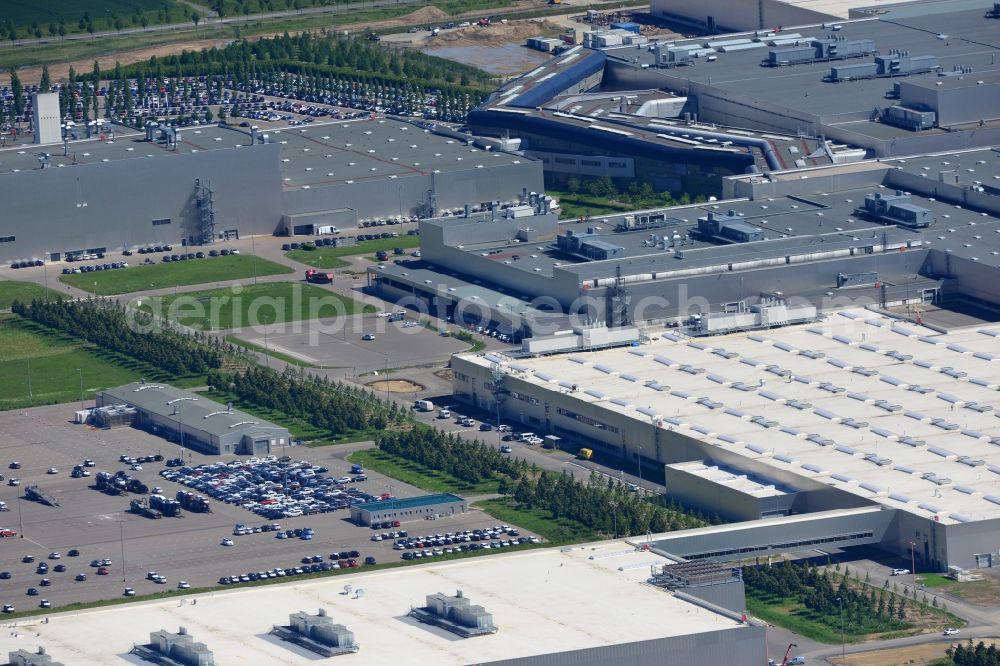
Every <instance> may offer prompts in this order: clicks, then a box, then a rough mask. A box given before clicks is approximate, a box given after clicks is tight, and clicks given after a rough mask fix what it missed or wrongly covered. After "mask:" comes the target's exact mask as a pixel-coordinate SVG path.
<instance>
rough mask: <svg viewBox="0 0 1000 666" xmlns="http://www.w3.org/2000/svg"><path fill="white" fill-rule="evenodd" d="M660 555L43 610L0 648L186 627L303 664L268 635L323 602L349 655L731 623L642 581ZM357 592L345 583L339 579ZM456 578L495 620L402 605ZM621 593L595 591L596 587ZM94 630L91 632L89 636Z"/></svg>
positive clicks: (494, 647) (101, 653)
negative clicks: (422, 618) (420, 618)
mask: <svg viewBox="0 0 1000 666" xmlns="http://www.w3.org/2000/svg"><path fill="white" fill-rule="evenodd" d="M667 562H668V560H666V559H664V558H662V557H659V556H657V555H655V554H653V553H650V552H645V551H642V550H637V549H636V548H635V547H633V546H630V545H629V544H628V543H626V542H625V541H621V540H619V541H608V542H601V543H598V544H590V545H586V546H577V547H572V548H567V549H556V548H551V549H540V550H531V551H527V552H520V553H509V554H505V555H495V556H487V557H474V558H469V559H465V560H458V561H453V562H447V563H445V562H442V563H439V564H432V565H424V566H410V567H402V568H398V569H391V570H387V571H375V572H371V573H359V574H357V575H341V576H336V577H332V578H325V579H321V580H315V581H310V582H306V581H302V582H298V583H286V584H281V585H269V586H265V587H256V588H248V589H244V590H238V589H237V590H232V591H225V592H219V593H216V594H210V595H202V596H198V597H196V599H197V603H196V604H192V603H190V601H191V599H193V598H195V597H191V598H188V599H186V600H185V602H184V603H182V602H181V600H180V599H179V598H176V597H175V598H172V599H168V600H165V601H157V602H151V603H139V604H128V605H123V606H119V607H115V608H108V609H100V610H93V611H87V612H83V613H66V614H54V615H51V616H50V617H49V621H48V623H44V624H43V623H42V622H41V621H40V618H39V619H38V620H24V621H18V622H17V623H16V626H14V627H12V628H11V630H10V631H7V630H5V631H4V632H2V633H0V653H2V654H6V653H7V652H8V651H9V650H16V649H19V648H23V649H27V650H29V651H34V650H35V648H36V647H37V646H39V645H41V646H44V647H45V648H46V650H47V652H48V653H49V654H50V655H52V658H53V659H55V660H58V661H62V662H64V663H67V664H88V665H89V666H98V665H103V664H109V665H115V666H117V665H118V664H121V663H123V659H124V660H125V661H130V662H131V661H132V660H133V659H135V660H134V662H133V663H137V664H139V663H143V662H141V661H140V660H138V659H136V658H133V657H129V656H128V652H129V650H130V649H131V648H132V645H133V643H140V644H141V643H146V642H147V641H148V640H149V633H150V632H151V631H158V630H160V629H166V630H167V631H170V632H176V631H177V630H178V628H179V627H181V626H183V627H185V628H187V630H188V633H189V634H191V636H192V637H193V638H194V640H195V641H198V642H203V643H205V644H206V645H207V646H208V648H209V649H210V650H211V651H212V652H213V653H214V655H215V661H216V663H218V664H236V663H246V664H274V665H281V664H311V663H314V662H315V660H316V658H317V655H315V654H313V653H311V652H307V651H305V650H303V649H301V648H297V647H295V646H292V645H291V644H289V643H284V642H282V641H280V640H278V639H277V638H274V637H272V636H268V635H267V634H268V632H269V631H270V630H271V627H272V625H275V624H278V625H284V624H287V623H288V615H289V613H294V612H298V611H306V612H309V613H311V614H315V613H316V612H317V610H318V609H319V608H321V607H322V608H325V609H326V610H327V612H328V614H329V616H330V617H331V618H332V619H333V621H334V622H337V623H342V624H344V625H346V627H347V628H348V629H349V630H350V631H352V632H354V638H355V641H356V642H357V643H358V644H359V646H360V651H359V652H357V653H355V654H347V655H342V656H338V657H336V660H335V661H336V663H337V664H338V666H350V665H351V664H373V665H378V666H384V665H385V664H470V663H485V662H491V661H496V660H500V659H513V658H518V657H527V656H532V655H539V654H548V653H553V652H562V651H566V650H578V649H586V648H593V647H602V646H609V645H616V644H619V643H628V642H633V641H643V640H651V639H656V638H665V637H670V636H678V635H686V634H693V633H701V632H706V631H715V630H719V629H725V628H734V629H736V628H739V627H740V623H739V622H737V621H735V620H732V619H729V618H727V617H725V616H722V615H718V614H716V613H712V612H710V611H708V610H705V609H703V608H701V607H698V606H695V605H693V604H690V603H687V602H685V601H682V600H680V599H678V598H676V597H674V596H673V595H672V594H670V593H669V592H666V591H663V590H660V589H657V588H653V587H650V586H648V585H645V584H644V583H645V581H646V579H647V578H648V577H649V575H650V565H652V564H660V565H662V564H665V563H667ZM348 584H349V585H352V586H353V588H354V589H355V590H356V589H357V588H362V589H363V590H364V594H363V596H362V597H361V598H358V597H357V595H356V594H344V586H345V585H348ZM457 590H462V592H463V593H464V595H465V596H466V597H468V598H469V600H470V601H471V602H472V603H473V604H476V605H480V606H483V607H484V608H485V610H486V611H487V612H488V613H491V614H492V615H493V621H494V623H495V624H496V626H497V627H498V629H499V630H498V632H497V633H495V634H491V635H486V636H479V637H475V638H468V639H460V638H458V637H457V636H455V635H454V634H450V633H448V632H446V631H444V630H443V629H438V628H435V627H430V626H428V625H423V624H420V623H418V622H417V621H416V620H412V619H410V618H408V617H407V613H408V612H409V610H410V608H411V607H414V606H423V605H425V600H426V596H427V595H429V594H435V593H438V592H443V593H445V594H448V595H454V594H455V592H456V591H457ZM624 598H627V599H628V603H624V604H623V603H614V604H603V603H595V600H600V599H624ZM98 636H99V637H100V640H95V637H98Z"/></svg>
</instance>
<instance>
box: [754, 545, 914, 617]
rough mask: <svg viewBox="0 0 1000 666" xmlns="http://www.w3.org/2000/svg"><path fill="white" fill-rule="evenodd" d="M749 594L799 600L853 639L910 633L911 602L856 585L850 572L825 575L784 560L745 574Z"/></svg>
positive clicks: (885, 591) (882, 590) (810, 566)
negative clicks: (874, 634) (842, 621)
mask: <svg viewBox="0 0 1000 666" xmlns="http://www.w3.org/2000/svg"><path fill="white" fill-rule="evenodd" d="M743 582H744V584H745V585H746V589H747V594H748V595H750V596H752V597H758V598H762V599H765V600H773V601H777V600H786V599H790V598H791V599H795V600H796V601H798V602H799V603H801V604H802V605H803V606H805V607H806V608H807V609H809V610H810V611H812V612H811V614H810V616H811V617H812V618H813V619H814V620H816V621H817V622H820V623H822V624H825V625H827V626H828V627H829V628H830V629H831V630H834V631H839V630H840V629H841V625H840V622H841V608H843V619H844V626H843V629H844V633H845V634H849V635H852V636H858V635H864V634H869V633H874V632H883V631H894V630H899V629H905V628H906V627H908V626H909V625H908V624H907V622H906V618H907V613H908V610H909V609H908V603H909V601H908V600H907V599H906V597H902V596H899V595H896V594H893V593H892V592H890V591H889V590H888V589H887V587H882V588H880V589H876V588H875V587H873V586H870V585H864V584H862V583H861V582H860V581H858V582H851V580H850V572H849V571H848V570H845V572H844V573H843V574H839V573H837V572H831V571H830V570H829V569H828V568H824V569H822V570H820V569H819V568H818V567H816V565H815V564H812V563H809V562H805V563H801V562H788V561H783V562H781V563H779V564H775V565H772V566H762V565H759V566H751V567H746V568H745V569H744V570H743Z"/></svg>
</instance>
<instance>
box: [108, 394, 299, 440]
mask: <svg viewBox="0 0 1000 666" xmlns="http://www.w3.org/2000/svg"><path fill="white" fill-rule="evenodd" d="M115 405H129V406H131V407H133V408H134V409H135V412H136V413H135V416H134V418H133V421H132V425H133V426H135V427H137V428H142V429H143V430H149V431H150V432H152V433H154V434H159V435H163V436H165V437H168V438H169V439H171V440H174V441H177V442H179V443H180V444H181V446H186V447H189V448H192V449H194V450H196V451H200V452H202V453H207V454H209V455H222V454H227V453H228V454H239V455H262V454H268V453H271V452H273V451H276V450H278V447H283V446H287V445H289V444H291V443H292V440H291V435H290V434H289V433H288V429H287V428H284V427H282V426H278V425H275V424H273V423H270V422H268V421H264V420H263V419H261V418H258V417H256V416H252V415H250V414H247V413H245V412H241V411H238V410H234V409H233V408H232V405H223V404H220V403H218V402H215V401H213V400H210V399H208V398H206V397H205V396H202V395H199V394H197V393H193V392H191V391H185V390H183V389H178V388H174V387H172V386H167V385H164V384H148V383H146V382H144V381H140V382H133V383H131V384H126V385H125V386H119V387H118V388H114V389H108V390H105V391H101V392H100V393H98V394H97V407H98V409H100V408H102V407H108V406H115Z"/></svg>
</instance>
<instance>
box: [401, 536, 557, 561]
mask: <svg viewBox="0 0 1000 666" xmlns="http://www.w3.org/2000/svg"><path fill="white" fill-rule="evenodd" d="M528 543H538V537H518V538H517V539H503V540H496V541H479V542H476V543H460V544H456V545H452V546H443V547H442V546H438V547H436V548H423V549H417V548H414V549H413V550H406V551H404V552H403V554H402V555H401V556H400V558H401V559H403V560H406V561H409V560H419V559H422V558H425V557H440V556H441V555H453V554H455V553H466V552H475V551H478V550H488V549H490V548H509V547H511V546H520V545H524V544H528ZM397 550H399V549H398V548H397Z"/></svg>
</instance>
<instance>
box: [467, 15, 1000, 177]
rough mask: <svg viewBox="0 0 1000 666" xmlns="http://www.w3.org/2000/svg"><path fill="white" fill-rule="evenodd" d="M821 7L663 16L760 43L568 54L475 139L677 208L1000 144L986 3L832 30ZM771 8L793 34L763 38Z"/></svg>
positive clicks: (510, 96)
mask: <svg viewBox="0 0 1000 666" xmlns="http://www.w3.org/2000/svg"><path fill="white" fill-rule="evenodd" d="M815 6H816V3H804V2H794V1H792V2H777V1H775V0H767V1H766V2H765V1H764V0H762V1H761V2H760V3H757V2H737V1H735V0H733V1H729V0H724V1H723V0H719V1H710V2H707V3H702V2H690V1H688V0H678V1H677V2H674V0H663V1H662V2H659V3H654V4H653V6H652V8H651V12H652V13H653V15H654V16H663V15H664V14H665V13H672V12H678V13H682V14H692V13H694V14H700V15H702V16H704V15H705V14H712V15H713V16H714V19H715V20H713V19H712V16H709V17H708V19H703V25H702V26H701V27H702V29H704V30H707V31H708V32H710V33H711V32H714V31H715V30H716V29H719V28H720V27H721V26H722V25H723V23H722V19H723V18H724V17H726V18H729V17H731V18H733V19H735V20H736V22H737V23H738V25H737V26H734V27H735V28H738V29H741V30H750V31H749V32H736V33H732V34H725V35H712V36H707V37H700V38H685V39H670V40H667V39H660V40H659V41H651V42H648V43H647V42H646V41H645V37H643V38H642V39H641V40H640V42H638V43H635V44H632V43H627V42H626V43H624V44H623V43H622V40H621V38H620V36H616V35H610V36H611V37H614V39H609V40H605V41H607V42H608V43H609V44H613V45H609V46H604V47H602V48H587V47H586V46H576V47H573V48H571V49H569V50H567V51H566V52H565V53H563V54H562V55H560V56H559V57H557V58H555V59H553V60H551V61H549V62H547V63H546V64H545V65H543V66H542V67H539V68H536V69H534V70H532V71H531V72H528V73H527V74H525V75H524V76H522V77H519V78H517V79H514V80H512V81H510V82H508V83H507V84H505V85H504V86H503V87H502V88H500V89H499V90H498V91H497V92H495V93H494V94H493V95H492V96H491V97H490V99H489V100H488V101H487V102H486V103H485V104H483V105H482V106H480V107H479V108H477V109H474V110H473V111H472V112H471V113H470V114H469V125H470V127H471V128H472V130H473V131H474V132H477V133H480V134H483V135H489V136H495V137H504V138H506V139H507V140H515V141H519V142H520V148H521V149H522V150H524V151H525V152H526V154H528V155H532V156H534V157H536V158H538V159H539V160H542V162H543V164H544V167H545V175H546V181H547V182H548V183H559V184H560V186H564V185H565V184H566V181H567V179H568V178H570V177H575V178H586V177H603V176H607V177H610V178H612V179H616V178H617V179H620V180H619V182H618V184H619V189H624V188H625V187H627V185H629V184H630V183H631V182H633V181H634V180H639V181H645V182H648V183H650V184H652V186H653V187H654V188H655V189H656V190H668V191H671V192H676V193H678V194H679V193H682V192H683V193H689V194H696V193H705V194H718V189H719V187H720V180H721V179H723V178H725V177H726V176H729V175H736V174H741V173H774V172H781V171H785V170H794V169H807V168H811V167H821V166H826V165H830V164H844V163H848V162H852V161H857V160H860V159H863V158H864V157H876V156H877V157H898V156H907V155H916V154H924V153H931V152H940V151H948V150H965V149H970V148H976V147H980V148H981V147H988V146H993V145H997V144H1000V111H998V109H1000V104H998V103H997V102H998V100H1000V80H998V78H997V77H998V75H1000V61H998V56H1000V45H997V43H996V41H995V39H994V36H995V33H996V29H997V21H996V20H995V19H994V20H991V19H984V12H986V10H987V9H991V8H992V3H991V2H988V1H986V0H925V1H922V2H912V3H909V4H905V3H903V4H902V5H901V6H893V7H888V8H886V9H884V10H881V9H880V10H879V11H878V12H877V13H875V14H872V15H860V14H859V16H862V17H861V18H852V19H851V20H847V21H836V22H831V20H829V17H825V16H823V15H822V14H818V13H816V12H815V11H813V8H814V7H815ZM712 7H715V9H714V10H713V9H712ZM772 7H775V8H778V7H780V8H782V9H783V11H784V12H785V13H786V14H787V15H788V17H789V18H790V19H792V20H789V21H781V20H775V21H773V22H767V23H762V24H761V25H759V26H758V25H757V24H756V16H757V14H758V12H759V10H760V9H763V10H764V11H765V12H766V13H767V14H768V15H770V13H771V8H772ZM743 15H749V16H752V17H753V18H754V20H753V21H752V23H753V25H752V26H751V27H747V26H746V21H745V20H743V18H741V17H742V16H743ZM794 16H797V17H798V18H797V19H793V18H792V17H794ZM791 26H795V27H791ZM602 34H604V33H600V32H599V31H594V32H591V33H585V35H584V42H585V44H586V43H588V36H589V37H590V39H589V43H590V44H595V45H596V44H601V43H602V40H601V39H598V37H600V36H601V35H602Z"/></svg>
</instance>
